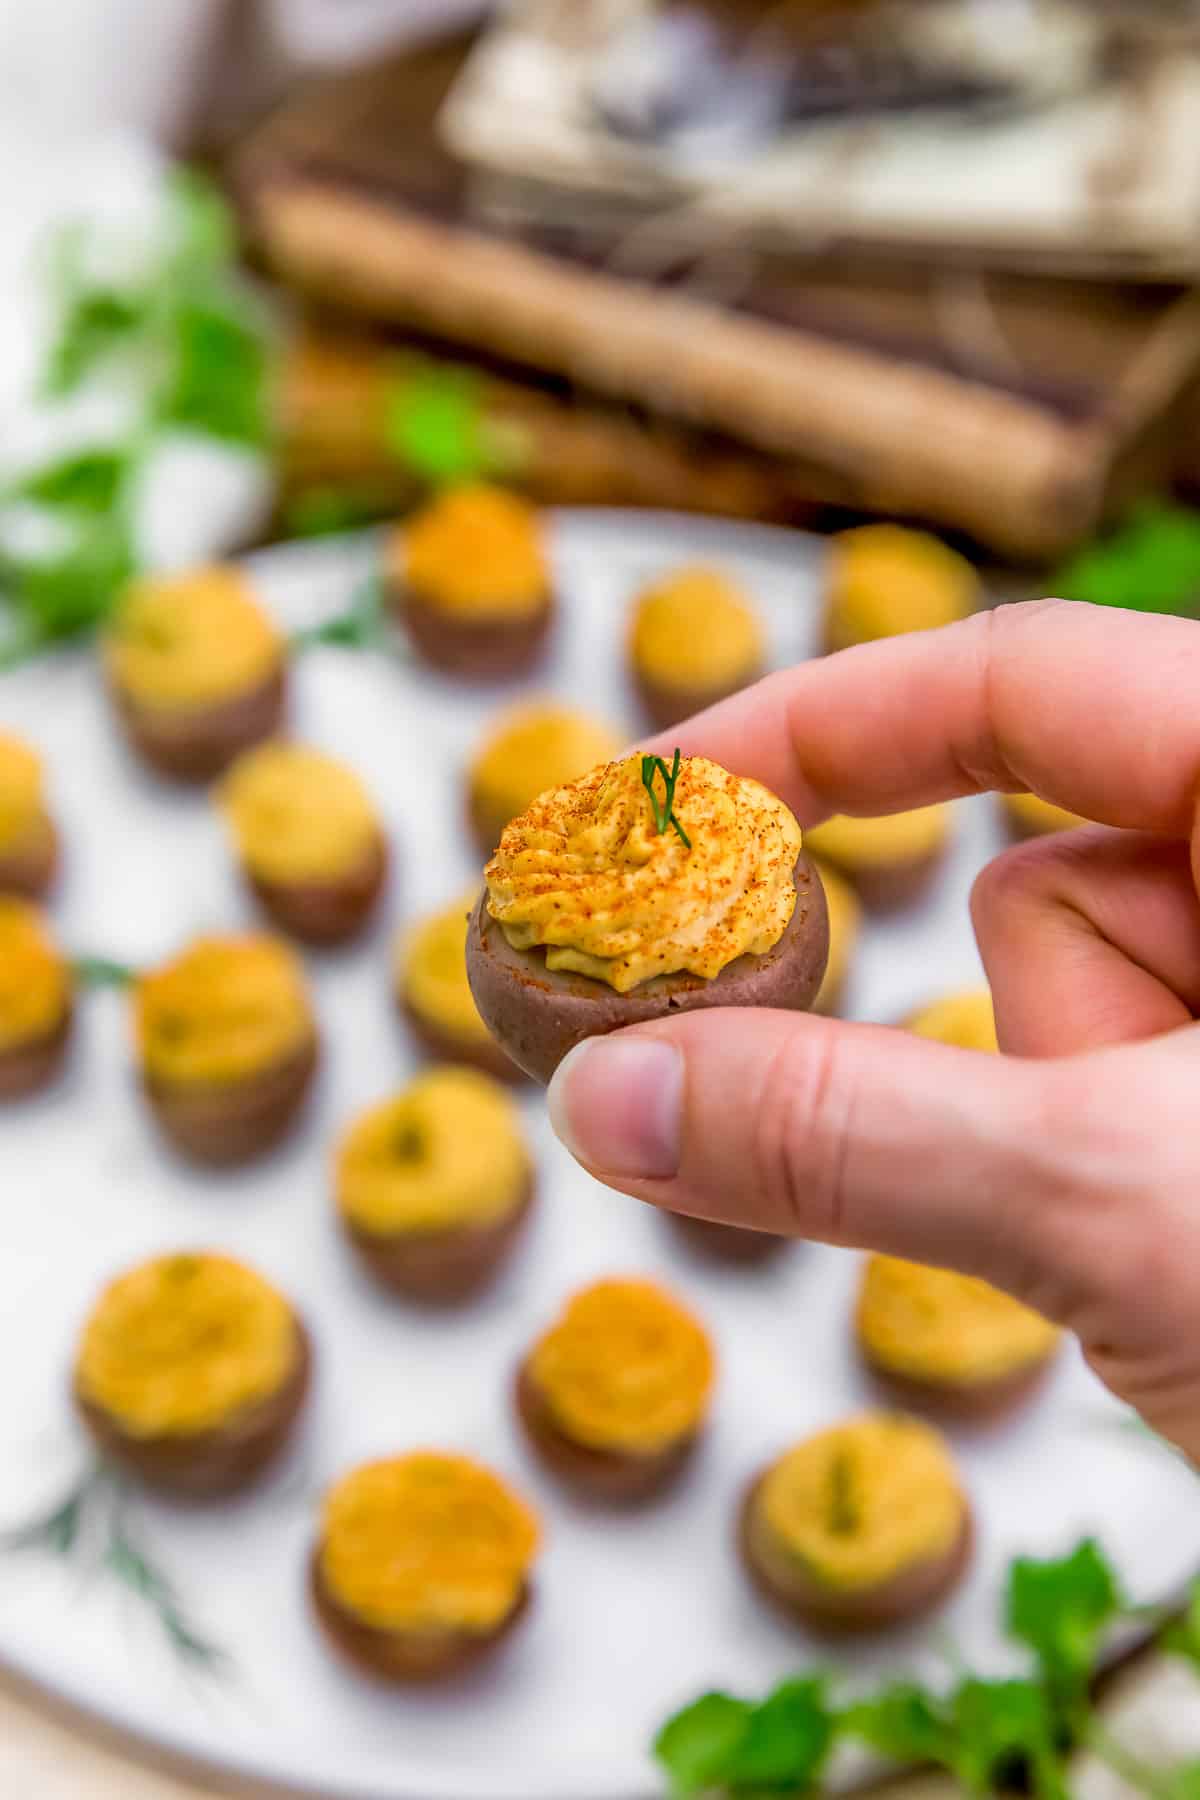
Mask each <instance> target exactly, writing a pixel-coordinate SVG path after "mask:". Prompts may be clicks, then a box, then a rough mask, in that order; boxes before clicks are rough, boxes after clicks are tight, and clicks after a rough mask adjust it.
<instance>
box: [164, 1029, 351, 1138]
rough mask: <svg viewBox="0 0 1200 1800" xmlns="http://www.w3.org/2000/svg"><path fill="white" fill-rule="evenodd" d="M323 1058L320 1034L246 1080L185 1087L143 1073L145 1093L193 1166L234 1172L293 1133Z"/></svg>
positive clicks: (165, 1133) (165, 1127)
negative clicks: (321, 1055)
mask: <svg viewBox="0 0 1200 1800" xmlns="http://www.w3.org/2000/svg"><path fill="white" fill-rule="evenodd" d="M319 1060H320V1051H319V1047H318V1042H317V1039H316V1037H315V1036H314V1037H313V1039H312V1040H311V1042H309V1043H307V1044H305V1045H303V1046H302V1047H301V1048H300V1049H299V1050H297V1051H295V1052H294V1053H293V1054H292V1055H291V1056H289V1057H288V1058H287V1059H286V1060H285V1061H283V1062H280V1063H277V1064H276V1065H275V1066H274V1067H273V1068H270V1069H264V1070H263V1071H262V1073H261V1074H258V1075H252V1076H250V1077H248V1078H247V1079H246V1080H243V1081H236V1082H226V1083H222V1084H220V1085H207V1086H194V1087H193V1086H186V1087H185V1086H180V1085H178V1084H175V1083H172V1082H164V1081H161V1080H159V1079H157V1078H156V1077H154V1076H152V1075H148V1074H146V1073H145V1072H143V1075H142V1091H143V1093H144V1094H145V1096H146V1098H147V1100H148V1101H149V1103H150V1106H151V1108H152V1109H153V1112H154V1115H155V1117H156V1119H157V1120H158V1123H159V1126H160V1127H161V1129H162V1131H163V1134H164V1136H166V1137H167V1138H168V1139H169V1140H170V1142H171V1143H172V1144H173V1145H174V1147H175V1149H176V1150H178V1151H180V1152H181V1153H182V1154H183V1155H184V1156H186V1157H188V1158H189V1159H190V1160H191V1161H192V1162H196V1163H202V1164H206V1165H208V1166H210V1167H212V1168H230V1167H233V1166H234V1165H235V1164H238V1163H245V1162H251V1161H253V1159H254V1158H255V1157H257V1156H262V1155H265V1154H266V1152H267V1151H268V1150H273V1149H274V1148H275V1146H276V1144H278V1143H279V1142H280V1140H281V1139H282V1138H283V1137H284V1136H285V1135H286V1134H287V1132H288V1130H289V1128H290V1126H291V1125H292V1122H293V1120H294V1119H295V1117H296V1114H297V1113H298V1112H299V1111H300V1108H301V1106H302V1105H303V1104H304V1101H305V1099H306V1098H307V1095H308V1090H309V1088H310V1086H311V1085H312V1079H313V1076H314V1074H315V1073H316V1069H317V1064H318V1062H319Z"/></svg>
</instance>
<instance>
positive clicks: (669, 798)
mask: <svg viewBox="0 0 1200 1800" xmlns="http://www.w3.org/2000/svg"><path fill="white" fill-rule="evenodd" d="M679 765H680V754H679V746H678V745H676V747H675V755H674V758H673V759H672V762H671V767H670V768H669V769H668V767H667V765H666V763H665V762H664V761H663V759H662V757H661V756H643V758H642V786H643V787H644V788H645V790H646V792H647V794H648V795H649V796H650V806H651V810H652V811H653V813H654V829H655V830H656V831H657V833H658V835H659V837H662V835H663V833H664V832H665V831H666V830H667V827H668V826H673V827H674V829H675V831H676V832H677V833H678V834H679V837H680V838H681V840H682V841H683V843H684V844H685V845H686V846H687V848H688V849H689V850H690V849H691V847H692V840H691V838H690V837H689V836H688V834H687V832H686V831H685V830H684V829H683V826H682V825H681V824H680V823H679V820H678V819H677V818H676V816H675V785H676V783H677V782H678V780H679ZM660 775H661V776H662V783H663V798H662V799H661V800H660V799H659V797H658V794H657V791H656V790H655V786H654V783H655V780H656V779H657V777H658V776H660Z"/></svg>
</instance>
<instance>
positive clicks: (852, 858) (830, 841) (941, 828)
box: [804, 805, 951, 875]
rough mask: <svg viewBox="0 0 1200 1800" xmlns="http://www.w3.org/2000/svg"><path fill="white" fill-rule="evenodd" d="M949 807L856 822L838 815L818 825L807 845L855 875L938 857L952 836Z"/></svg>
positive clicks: (807, 837) (809, 834) (806, 838)
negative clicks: (858, 870)
mask: <svg viewBox="0 0 1200 1800" xmlns="http://www.w3.org/2000/svg"><path fill="white" fill-rule="evenodd" d="M950 819H951V809H950V807H949V806H946V805H940V806H921V807H918V808H917V810H916V811H915V812H900V813H887V814H885V816H884V817H883V818H881V819H852V818H850V817H848V816H847V815H845V814H843V813H836V814H835V815H834V817H833V818H832V819H826V821H825V823H824V824H823V825H814V826H812V827H811V828H810V829H809V830H808V831H806V832H805V834H804V842H805V844H806V846H807V848H808V849H809V850H810V851H811V852H812V854H813V855H814V856H823V857H827V858H828V859H829V861H830V862H831V863H836V865H837V867H838V868H839V869H845V870H846V871H847V873H848V874H850V875H853V874H854V873H855V871H856V870H857V869H886V868H888V867H889V866H890V865H892V864H894V863H911V862H922V861H924V859H925V858H926V857H931V856H936V855H937V854H938V852H939V851H940V850H942V849H943V847H944V846H945V843H946V840H947V838H948V837H949V835H950Z"/></svg>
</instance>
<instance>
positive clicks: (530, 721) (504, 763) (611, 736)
mask: <svg viewBox="0 0 1200 1800" xmlns="http://www.w3.org/2000/svg"><path fill="white" fill-rule="evenodd" d="M620 748H621V745H620V741H619V739H618V737H617V734H616V732H615V731H612V730H611V729H610V728H609V727H608V726H607V725H605V724H603V723H602V722H601V721H600V720H599V719H593V718H590V717H589V716H588V714H587V713H582V712H574V711H572V709H571V708H570V707H566V706H546V705H542V704H537V705H533V706H522V707H518V708H517V709H515V710H514V711H512V712H510V713H508V714H506V716H505V717H504V718H503V719H502V720H501V721H500V723H499V725H498V726H497V727H496V728H495V730H494V731H493V733H492V735H491V736H490V737H488V739H487V740H486V742H485V743H484V744H483V745H482V746H481V748H480V750H479V751H478V753H477V755H476V757H475V760H474V762H473V763H472V764H471V771H470V776H469V778H468V779H469V784H470V790H471V801H472V807H473V810H474V812H475V813H476V815H477V816H478V817H479V818H480V819H481V820H486V821H488V822H489V824H491V822H493V821H494V826H493V827H492V828H493V829H494V830H495V834H496V836H497V837H499V835H500V833H501V831H503V829H504V827H505V825H506V824H507V823H508V821H509V820H510V819H514V818H515V817H516V816H517V814H518V813H521V812H524V811H525V808H526V807H527V806H528V805H530V803H531V802H532V801H534V800H536V799H537V797H538V795H539V794H544V793H545V792H546V790H547V789H548V788H557V787H562V786H563V785H564V784H565V783H566V782H568V781H574V780H575V778H576V776H577V775H586V773H587V771H588V770H589V769H594V768H595V767H596V764H597V763H602V762H608V761H609V759H610V758H611V757H614V756H616V754H617V752H618V751H619V750H620Z"/></svg>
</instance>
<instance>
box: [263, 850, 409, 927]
mask: <svg viewBox="0 0 1200 1800" xmlns="http://www.w3.org/2000/svg"><path fill="white" fill-rule="evenodd" d="M389 862H390V856H389V852H388V845H387V839H386V838H385V837H384V835H383V833H382V832H379V833H378V834H377V836H376V838H375V841H374V843H373V844H372V845H371V848H370V850H369V851H368V853H367V855H366V856H365V857H364V858H363V860H362V863H361V864H360V866H359V867H358V868H357V869H352V870H351V872H350V873H349V874H348V875H342V876H339V877H338V878H337V879H336V880H334V881H264V880H263V879H262V878H261V877H260V876H258V875H255V874H253V873H252V872H251V871H250V870H249V869H243V876H244V879H245V881H246V885H247V886H248V887H249V888H250V890H251V892H252V893H253V894H254V895H255V897H256V899H257V900H258V901H259V903H260V905H261V906H262V908H263V911H264V912H265V913H266V914H267V915H268V917H269V918H270V919H271V920H272V922H273V923H274V924H275V925H277V926H278V927H279V929H280V930H281V931H283V932H286V934H287V935H288V937H293V938H298V939H299V941H300V942H301V943H302V944H310V945H312V946H313V947H314V948H315V949H331V948H333V947H335V946H336V945H338V944H346V943H349V942H350V940H351V939H352V938H355V937H357V936H358V934H359V932H360V931H362V930H363V928H364V927H365V925H366V923H367V921H368V919H369V918H370V916H371V913H372V911H373V910H374V908H375V904H376V902H377V901H378V899H379V896H380V894H381V893H382V892H383V888H384V884H385V883H386V881H387V876H388V865H389Z"/></svg>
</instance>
